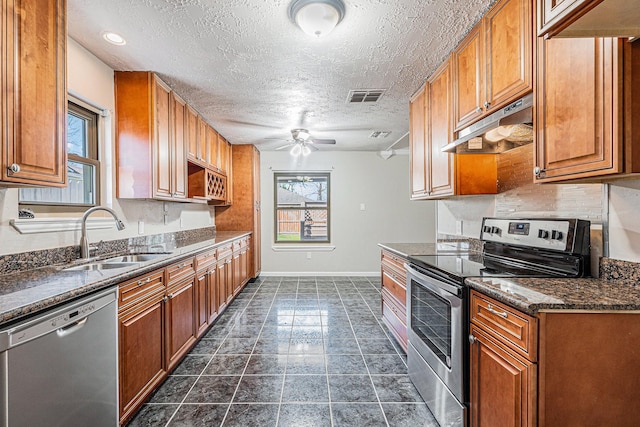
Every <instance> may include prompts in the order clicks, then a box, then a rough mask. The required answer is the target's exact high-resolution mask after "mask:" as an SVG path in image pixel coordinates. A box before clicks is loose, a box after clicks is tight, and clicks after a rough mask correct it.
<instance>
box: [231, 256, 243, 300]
mask: <svg viewBox="0 0 640 427" xmlns="http://www.w3.org/2000/svg"><path fill="white" fill-rule="evenodd" d="M231 270H232V273H231V274H232V277H233V295H237V294H238V292H240V289H241V287H242V275H241V274H242V267H241V266H240V252H236V253H234V254H233V258H232V259H231Z"/></svg>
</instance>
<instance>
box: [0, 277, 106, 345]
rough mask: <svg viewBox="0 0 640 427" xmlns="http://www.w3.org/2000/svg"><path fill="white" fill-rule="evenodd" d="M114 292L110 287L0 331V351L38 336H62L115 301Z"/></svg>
mask: <svg viewBox="0 0 640 427" xmlns="http://www.w3.org/2000/svg"><path fill="white" fill-rule="evenodd" d="M115 301H116V292H115V290H113V289H111V290H109V291H107V292H101V293H99V294H96V295H91V296H90V297H86V298H83V299H82V300H80V301H76V302H74V303H70V304H67V305H65V306H63V307H60V308H58V309H53V311H50V312H48V313H46V314H43V315H41V316H38V317H36V318H35V319H30V320H27V321H25V322H23V323H20V324H18V325H16V326H14V327H12V328H10V329H7V330H5V331H1V332H0V351H3V350H7V349H9V348H11V347H15V346H18V345H20V344H23V343H25V342H28V341H31V340H33V339H35V338H38V337H40V336H43V335H46V334H49V333H52V332H54V331H55V332H56V333H58V335H60V336H62V335H64V334H65V332H66V333H71V332H72V328H74V326H76V325H78V327H81V326H82V325H83V321H84V320H85V319H86V318H87V317H88V316H90V315H91V314H92V313H94V312H96V311H97V310H100V309H101V308H103V307H105V306H107V305H108V304H111V303H115Z"/></svg>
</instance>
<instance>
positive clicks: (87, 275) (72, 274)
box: [0, 231, 250, 326]
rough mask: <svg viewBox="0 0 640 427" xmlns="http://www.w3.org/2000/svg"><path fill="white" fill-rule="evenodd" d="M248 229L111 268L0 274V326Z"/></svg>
mask: <svg viewBox="0 0 640 427" xmlns="http://www.w3.org/2000/svg"><path fill="white" fill-rule="evenodd" d="M248 234H250V233H249V232H233V231H226V232H218V233H217V234H216V236H215V238H213V239H211V238H205V239H203V240H201V241H197V242H195V243H194V241H193V240H190V241H188V244H185V245H183V246H181V245H180V243H179V242H178V243H177V244H176V246H175V247H168V248H166V250H167V251H171V253H168V254H166V256H163V257H161V258H157V259H155V260H153V261H148V262H145V263H142V264H140V265H138V266H132V267H125V268H119V269H112V270H93V271H69V270H61V267H64V266H50V267H42V268H36V269H33V270H28V271H22V272H16V273H12V274H4V275H2V276H0V326H2V325H4V324H7V323H8V322H13V321H16V320H19V319H22V318H23V317H25V316H28V315H31V314H34V313H36V312H38V311H41V310H45V309H48V308H51V307H53V306H55V305H58V304H60V303H63V302H66V301H68V300H72V299H74V298H77V297H80V296H83V295H86V294H89V293H91V292H95V291H98V290H101V289H104V288H108V287H109V286H115V285H117V284H118V283H120V282H122V281H124V280H128V279H131V278H133V277H136V276H139V275H141V274H145V273H148V272H150V271H153V270H155V269H158V268H162V267H164V266H165V265H168V264H170V263H171V262H175V261H179V260H181V259H183V258H187V257H189V256H193V255H195V254H196V253H198V252H201V251H203V250H207V249H211V248H214V247H216V246H220V245H222V244H224V243H227V242H229V241H231V240H235V239H237V238H239V237H242V236H246V235H248Z"/></svg>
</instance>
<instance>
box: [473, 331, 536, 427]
mask: <svg viewBox="0 0 640 427" xmlns="http://www.w3.org/2000/svg"><path fill="white" fill-rule="evenodd" d="M471 335H472V336H473V337H474V338H475V341H474V342H473V344H471V346H470V347H471V348H470V350H471V361H470V363H471V378H470V384H471V395H470V400H471V401H470V408H469V409H470V422H471V426H477V427H480V426H491V427H499V426H505V427H507V426H534V425H535V410H536V409H535V405H534V403H533V402H534V401H535V397H534V396H535V389H534V387H535V378H536V366H535V364H533V363H531V362H529V361H528V360H526V359H524V358H520V357H516V356H515V355H514V354H513V353H511V352H509V351H507V350H506V349H505V348H503V347H501V346H500V345H498V344H497V343H496V342H495V341H493V340H492V339H491V338H490V335H489V334H487V333H485V332H484V331H483V330H482V329H480V328H478V327H476V326H475V325H471Z"/></svg>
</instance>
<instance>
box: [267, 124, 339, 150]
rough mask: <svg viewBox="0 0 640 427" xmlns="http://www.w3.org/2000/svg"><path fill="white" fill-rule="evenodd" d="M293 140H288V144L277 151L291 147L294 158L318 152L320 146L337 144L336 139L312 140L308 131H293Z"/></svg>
mask: <svg viewBox="0 0 640 427" xmlns="http://www.w3.org/2000/svg"><path fill="white" fill-rule="evenodd" d="M291 138H292V139H290V140H288V142H289V143H288V144H285V145H283V146H281V147H278V148H276V150H285V149H287V148H290V147H291V151H290V153H291V155H292V156H299V155H300V154H302V155H303V156H308V155H309V154H310V153H311V152H312V151H317V150H318V148H317V147H316V145H318V144H335V143H336V140H335V139H318V138H311V134H310V133H309V131H308V130H307V129H291Z"/></svg>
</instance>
